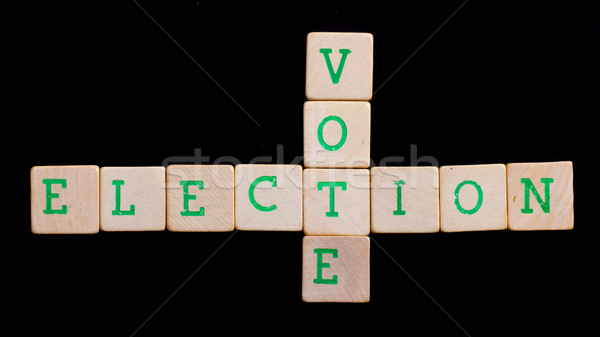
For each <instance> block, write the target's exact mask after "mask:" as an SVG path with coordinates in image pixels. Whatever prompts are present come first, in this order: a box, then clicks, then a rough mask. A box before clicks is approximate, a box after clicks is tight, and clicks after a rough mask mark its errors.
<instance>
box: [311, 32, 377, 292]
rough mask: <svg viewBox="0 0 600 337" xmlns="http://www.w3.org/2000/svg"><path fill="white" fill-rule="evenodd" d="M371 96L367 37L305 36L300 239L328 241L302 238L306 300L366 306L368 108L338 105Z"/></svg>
mask: <svg viewBox="0 0 600 337" xmlns="http://www.w3.org/2000/svg"><path fill="white" fill-rule="evenodd" d="M372 92H373V36H372V35H371V34H368V33H310V34H308V37H307V52H306V98H307V99H308V100H321V101H325V102H306V103H305V104H304V165H305V166H306V167H307V169H305V170H304V210H303V212H304V234H306V235H331V236H330V237H326V236H312V237H311V236H307V237H305V238H304V241H303V273H302V275H303V276H302V299H303V301H305V302H368V301H369V287H370V286H369V242H370V241H369V238H368V237H360V236H357V235H368V234H369V231H370V203H369V199H370V190H369V185H370V176H369V171H368V170H365V168H368V167H369V165H370V146H371V140H370V139H371V105H370V103H369V102H342V101H368V100H370V99H371V96H372ZM352 235H354V236H352ZM324 259H333V260H335V261H331V262H324ZM325 275H327V276H325Z"/></svg>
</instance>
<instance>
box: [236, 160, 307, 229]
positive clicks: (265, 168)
mask: <svg viewBox="0 0 600 337" xmlns="http://www.w3.org/2000/svg"><path fill="white" fill-rule="evenodd" d="M235 228H236V229H239V230H263V231H267V230H272V231H301V230H302V167H301V166H300V165H237V166H236V167H235Z"/></svg>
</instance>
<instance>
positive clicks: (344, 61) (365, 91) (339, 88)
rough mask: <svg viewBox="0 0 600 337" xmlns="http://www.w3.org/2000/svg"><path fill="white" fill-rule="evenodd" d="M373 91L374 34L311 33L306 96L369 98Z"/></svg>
mask: <svg viewBox="0 0 600 337" xmlns="http://www.w3.org/2000/svg"><path fill="white" fill-rule="evenodd" d="M372 92H373V35H371V34H369V33H310V34H308V37H307V41H306V98H307V99H309V100H344V101H345V100H359V101H368V100H370V99H371V96H372Z"/></svg>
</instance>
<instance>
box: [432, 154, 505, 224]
mask: <svg viewBox="0 0 600 337" xmlns="http://www.w3.org/2000/svg"><path fill="white" fill-rule="evenodd" d="M440 208H441V209H440V215H441V221H440V225H441V229H442V231H444V232H462V231H485V230H500V229H506V227H507V216H506V166H505V165H504V164H492V165H462V166H442V167H441V168H440Z"/></svg>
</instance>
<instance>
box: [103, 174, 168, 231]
mask: <svg viewBox="0 0 600 337" xmlns="http://www.w3.org/2000/svg"><path fill="white" fill-rule="evenodd" d="M165 208H166V198H165V168H164V167H162V166H160V167H103V168H101V169H100V229H102V230H103V231H161V230H164V229H165V217H166V215H165V213H166V212H165Z"/></svg>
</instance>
